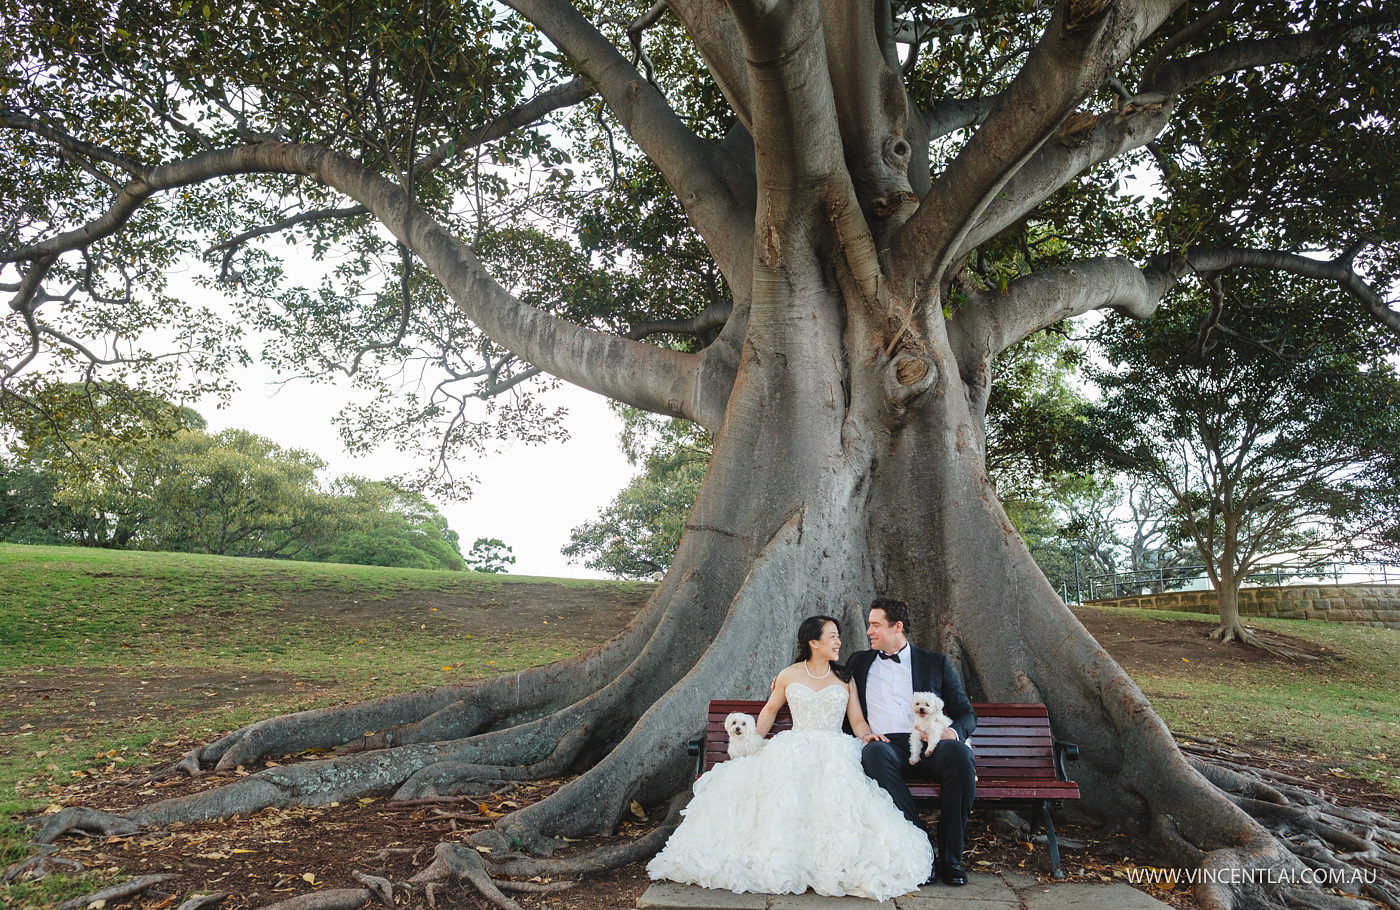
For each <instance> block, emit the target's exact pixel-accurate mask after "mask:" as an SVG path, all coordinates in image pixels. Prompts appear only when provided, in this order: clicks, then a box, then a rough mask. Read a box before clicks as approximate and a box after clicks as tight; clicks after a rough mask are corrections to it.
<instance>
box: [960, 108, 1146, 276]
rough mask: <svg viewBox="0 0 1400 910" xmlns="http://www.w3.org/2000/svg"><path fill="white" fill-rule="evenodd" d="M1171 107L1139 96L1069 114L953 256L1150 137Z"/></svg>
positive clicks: (1019, 218) (987, 210) (979, 219)
mask: <svg viewBox="0 0 1400 910" xmlns="http://www.w3.org/2000/svg"><path fill="white" fill-rule="evenodd" d="M1173 109H1174V108H1173V104H1172V102H1171V101H1170V100H1168V99H1163V98H1160V97H1159V98H1143V97H1139V98H1137V99H1136V100H1135V101H1134V102H1131V103H1128V104H1124V105H1122V106H1121V107H1120V108H1119V109H1118V110H1117V111H1115V112H1114V113H1112V114H1106V115H1104V116H1102V117H1095V116H1093V115H1091V114H1085V115H1083V116H1079V115H1076V116H1075V117H1072V118H1070V119H1069V120H1066V121H1065V124H1064V126H1063V127H1062V128H1061V129H1060V130H1059V132H1058V133H1057V135H1056V138H1054V139H1052V140H1051V141H1050V142H1047V143H1045V144H1044V145H1042V146H1041V147H1040V149H1039V151H1037V152H1036V153H1035V155H1034V156H1033V157H1032V158H1031V160H1030V161H1028V162H1026V164H1025V166H1024V167H1022V168H1021V169H1020V170H1019V171H1017V173H1016V176H1014V177H1012V178H1011V179H1010V180H1008V181H1007V182H1006V184H1005V186H1003V187H1002V191H1001V192H1000V193H999V194H998V195H997V198H996V199H995V200H993V201H992V202H991V204H989V205H988V206H987V207H986V209H985V210H984V211H983V212H982V215H981V217H979V218H978V220H977V223H976V224H975V225H974V226H973V228H972V230H971V231H969V232H968V233H967V235H966V236H965V237H964V238H963V241H962V243H961V244H960V245H959V247H958V249H957V252H956V254H955V257H954V261H959V260H961V259H962V258H963V257H964V256H966V255H968V254H969V253H970V252H972V251H973V250H975V249H976V248H977V247H979V246H981V245H982V244H983V243H985V242H987V241H988V240H989V239H991V238H992V237H995V236H996V235H997V234H1000V233H1001V232H1002V231H1004V230H1006V228H1008V227H1009V226H1011V225H1013V224H1016V223H1017V222H1019V221H1020V220H1021V219H1022V218H1024V217H1026V215H1028V214H1030V213H1031V212H1032V211H1034V210H1035V208H1036V206H1038V205H1040V204H1041V203H1042V202H1044V201H1045V200H1046V199H1047V198H1049V197H1050V196H1051V195H1052V194H1053V193H1054V192H1055V191H1056V190H1058V189H1059V188H1060V187H1062V186H1064V185H1065V183H1066V182H1067V181H1069V180H1070V179H1072V178H1073V177H1074V175H1076V174H1079V173H1082V172H1083V171H1084V170H1086V169H1087V168H1090V167H1093V166H1094V165H1096V164H1100V163H1102V162H1104V161H1108V160H1110V159H1112V158H1115V157H1117V156H1118V155H1121V154H1123V153H1124V152H1127V151H1130V150H1132V149H1135V148H1142V147H1143V146H1145V145H1147V144H1148V143H1150V142H1151V141H1152V140H1153V139H1154V138H1156V137H1157V135H1158V134H1160V133H1161V132H1162V130H1163V129H1165V128H1166V126H1167V124H1168V123H1169V122H1170V120H1171V115H1172V111H1173Z"/></svg>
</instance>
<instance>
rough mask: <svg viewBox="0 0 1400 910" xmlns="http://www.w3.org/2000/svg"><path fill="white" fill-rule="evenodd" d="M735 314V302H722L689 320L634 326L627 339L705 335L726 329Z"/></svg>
mask: <svg viewBox="0 0 1400 910" xmlns="http://www.w3.org/2000/svg"><path fill="white" fill-rule="evenodd" d="M733 312H734V301H732V300H721V301H720V302H718V303H716V304H713V305H711V306H708V307H706V308H705V309H703V310H701V311H700V312H699V313H696V314H695V315H694V316H691V317H690V318H689V319H658V320H656V321H655V322H643V323H640V324H638V325H635V326H632V327H631V328H630V329H629V330H628V331H627V337H628V338H631V339H633V340H637V341H640V340H641V339H643V338H646V337H648V336H650V335H660V334H671V335H704V334H706V333H709V332H714V331H716V330H718V329H722V328H724V324H725V323H726V322H728V321H729V316H730V314H731V313H733Z"/></svg>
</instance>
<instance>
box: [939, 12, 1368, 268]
mask: <svg viewBox="0 0 1400 910" xmlns="http://www.w3.org/2000/svg"><path fill="white" fill-rule="evenodd" d="M1374 27H1375V26H1374V23H1362V24H1356V23H1353V24H1351V25H1349V26H1348V27H1347V28H1346V29H1333V30H1330V31H1321V32H1316V33H1309V34H1305V35H1295V36H1290V37H1287V38H1277V39H1264V40H1259V41H1245V42H1237V43H1235V44H1230V45H1227V46H1224V47H1221V48H1217V49H1215V50H1211V51H1205V52H1202V53H1200V54H1196V55H1194V56H1191V57H1187V58H1184V59H1182V60H1178V61H1172V62H1168V63H1165V64H1161V65H1160V66H1159V68H1158V72H1157V75H1156V77H1155V80H1154V83H1153V86H1152V90H1151V91H1150V92H1148V93H1145V94H1140V95H1136V96H1133V97H1130V98H1128V99H1126V100H1125V102H1124V103H1123V104H1121V105H1120V106H1119V107H1118V108H1117V110H1115V111H1114V112H1113V113H1112V114H1104V115H1101V116H1096V115H1093V114H1088V113H1080V114H1076V115H1075V116H1074V117H1072V118H1070V119H1069V120H1066V121H1065V124H1064V126H1063V127H1062V128H1061V129H1060V131H1059V134H1058V136H1057V138H1056V140H1055V141H1053V142H1047V143H1045V144H1044V145H1043V146H1041V148H1040V150H1039V151H1037V152H1036V154H1035V155H1034V156H1033V157H1032V158H1031V159H1030V160H1029V161H1027V162H1026V164H1025V165H1024V166H1023V167H1022V168H1020V170H1018V171H1017V173H1016V175H1015V176H1014V177H1013V178H1011V179H1010V180H1009V181H1008V182H1007V183H1006V185H1005V186H1004V187H1003V189H1002V192H1001V193H1000V194H999V195H998V196H997V198H996V199H995V200H994V201H992V202H991V203H990V204H989V205H988V206H987V208H986V210H985V211H984V212H983V213H982V215H981V217H980V218H979V219H978V221H977V225H976V227H975V228H974V229H973V230H972V231H970V232H969V233H968V235H967V236H966V237H965V238H964V239H963V242H962V243H961V244H960V245H959V247H958V249H957V252H956V254H955V256H954V260H953V261H957V260H959V259H961V258H962V257H963V256H966V255H967V254H968V253H969V252H970V251H971V250H973V249H976V248H977V247H978V246H979V245H981V244H982V243H984V242H986V241H987V240H988V239H989V238H991V237H994V236H996V235H997V234H998V233H1000V232H1001V231H1003V230H1005V229H1006V228H1007V227H1008V226H1009V225H1011V224H1014V223H1016V222H1017V221H1019V220H1020V219H1021V218H1023V217H1025V216H1026V215H1027V214H1028V213H1030V212H1031V211H1032V210H1034V209H1035V207H1036V206H1037V205H1039V204H1040V203H1041V202H1043V201H1044V200H1045V199H1046V198H1048V197H1049V196H1050V194H1052V193H1054V192H1055V191H1056V190H1057V189H1059V188H1060V187H1061V186H1063V185H1064V183H1065V182H1066V181H1068V180H1070V179H1071V178H1073V177H1074V175H1075V174H1078V173H1080V172H1082V171H1083V170H1085V169H1086V168H1089V167H1092V166H1093V165H1095V164H1099V163H1101V162H1104V161H1107V160H1109V159H1111V158H1113V157H1115V156H1117V155H1121V154H1122V153H1123V152H1126V151H1129V150H1131V149H1134V148H1141V147H1143V146H1146V145H1149V144H1150V143H1151V142H1152V140H1153V139H1154V138H1155V137H1156V136H1157V135H1158V134H1159V133H1160V132H1161V131H1162V130H1163V129H1165V128H1166V126H1167V123H1168V122H1169V120H1170V118H1171V114H1172V112H1173V110H1174V108H1175V104H1176V99H1177V97H1178V96H1179V95H1180V93H1181V92H1183V91H1185V90H1186V89H1187V88H1190V87H1191V86H1194V85H1199V84H1200V83H1202V82H1205V81H1207V80H1209V79H1213V78H1216V77H1218V76H1221V75H1224V74H1226V73H1230V72H1236V71H1239V70H1242V69H1251V68H1254V67H1257V66H1263V65H1266V64H1271V63H1286V62H1290V61H1294V60H1301V59H1304V58H1307V57H1311V56H1316V55H1317V54H1321V53H1326V52H1328V51H1331V50H1335V49H1336V47H1337V44H1338V42H1339V41H1340V40H1342V39H1343V38H1344V37H1347V36H1352V35H1354V34H1365V33H1367V32H1369V31H1370V30H1371V29H1373V28H1374Z"/></svg>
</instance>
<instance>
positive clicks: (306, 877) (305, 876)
mask: <svg viewBox="0 0 1400 910" xmlns="http://www.w3.org/2000/svg"><path fill="white" fill-rule="evenodd" d="M301 880H302V881H304V882H306V883H307V884H308V885H319V884H320V882H318V881H316V874H315V873H314V872H304V873H302V876H301Z"/></svg>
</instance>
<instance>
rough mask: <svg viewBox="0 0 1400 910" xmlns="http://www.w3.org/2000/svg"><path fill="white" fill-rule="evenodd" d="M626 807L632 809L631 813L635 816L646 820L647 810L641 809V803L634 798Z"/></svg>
mask: <svg viewBox="0 0 1400 910" xmlns="http://www.w3.org/2000/svg"><path fill="white" fill-rule="evenodd" d="M627 808H628V809H630V810H631V811H632V814H633V815H635V816H637V817H638V818H640V819H641V820H642V821H646V820H647V810H645V809H643V808H642V804H641V803H639V802H637V801H636V800H635V799H634V800H632V805H630V806H628V807H627Z"/></svg>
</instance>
